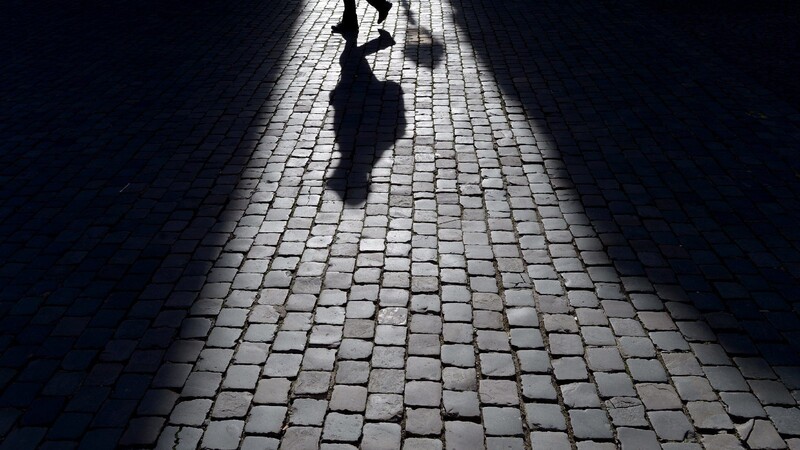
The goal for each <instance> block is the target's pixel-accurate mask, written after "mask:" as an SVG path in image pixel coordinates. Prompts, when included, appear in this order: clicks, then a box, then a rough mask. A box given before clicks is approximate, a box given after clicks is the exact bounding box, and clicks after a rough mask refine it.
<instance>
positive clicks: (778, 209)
mask: <svg viewBox="0 0 800 450" xmlns="http://www.w3.org/2000/svg"><path fill="white" fill-rule="evenodd" d="M682 3H683V4H688V3H689V2H682ZM722 3H724V2H722ZM451 4H452V6H453V7H454V11H455V19H456V23H457V25H458V27H459V29H460V30H461V32H462V33H463V34H464V35H467V36H468V37H469V39H470V42H471V45H472V46H473V48H474V49H475V50H476V52H477V53H478V55H479V57H480V59H481V60H482V61H483V63H484V64H486V65H487V66H488V67H491V69H492V72H493V76H494V78H495V79H496V82H497V83H498V85H499V87H500V88H501V90H502V92H503V94H504V96H505V97H506V98H509V99H511V101H513V102H518V104H519V105H520V106H523V107H524V109H525V112H526V117H527V118H528V119H529V120H530V123H531V124H532V125H533V127H534V135H533V136H530V137H527V136H515V137H513V139H517V141H516V144H517V145H520V146H521V147H523V148H524V146H526V145H535V146H536V147H537V148H538V151H539V152H540V154H541V158H543V160H542V161H541V162H540V164H541V165H542V167H541V170H542V172H543V173H542V174H541V176H545V175H546V176H547V178H548V179H549V180H550V181H551V182H552V183H553V185H554V186H555V189H556V190H555V192H553V193H552V194H553V199H559V200H560V201H561V207H562V210H563V209H566V210H565V211H564V213H565V214H567V216H568V217H567V218H569V219H571V220H576V221H577V222H574V223H570V225H572V227H573V228H574V227H578V228H580V227H583V226H585V225H590V226H591V228H592V229H593V230H594V236H595V237H597V238H598V239H599V242H600V244H601V245H600V247H599V248H598V249H597V250H600V251H601V252H602V255H604V256H603V258H607V260H608V261H609V262H610V263H611V264H613V266H614V267H615V268H616V271H617V273H618V274H619V275H620V277H621V278H616V277H614V276H608V277H605V276H604V275H603V273H602V270H601V269H593V270H595V271H596V272H594V274H596V276H595V281H596V282H597V281H602V280H604V279H605V280H606V281H608V282H611V281H614V282H617V283H620V284H621V285H622V286H624V288H625V291H627V292H628V293H629V294H634V295H636V296H641V298H643V299H648V298H653V297H657V298H658V300H659V301H660V302H662V303H663V304H665V305H666V308H667V309H668V310H669V311H670V312H671V313H672V315H673V318H674V319H675V320H677V321H679V322H680V326H681V327H683V326H686V327H687V328H686V329H682V330H683V331H684V333H685V335H688V336H693V337H695V338H698V339H699V340H698V341H697V342H699V343H702V342H703V336H708V337H709V338H710V339H714V338H715V337H716V339H719V344H721V346H722V347H723V348H724V349H725V351H727V353H728V355H730V356H733V357H742V358H749V357H763V358H764V359H765V360H766V361H767V363H768V364H769V365H770V366H771V367H772V368H773V369H776V371H777V372H779V374H780V375H781V377H782V380H783V382H784V383H785V385H786V386H788V387H789V388H790V389H797V388H800V376H798V371H797V366H798V364H800V357H799V355H800V354H799V353H798V350H800V339H798V336H800V319H798V315H797V313H798V311H800V296H798V292H800V227H797V224H798V223H800V182H799V181H798V180H800V178H799V177H800V159H798V158H797V157H796V154H797V148H798V144H799V143H800V140H799V139H798V137H800V132H798V130H799V129H800V121H798V117H799V116H798V113H797V110H796V109H795V108H793V107H792V106H791V105H788V104H787V103H785V102H783V100H782V99H781V98H778V97H776V96H774V95H773V94H771V93H770V92H769V91H767V90H766V89H764V88H763V87H762V86H760V85H759V83H758V82H757V81H755V80H753V79H752V78H750V77H748V76H747V75H746V74H743V73H741V72H739V71H737V70H736V69H735V68H733V67H731V66H730V65H728V64H727V63H726V62H725V60H724V59H722V58H719V57H718V56H716V55H715V53H714V51H713V50H712V49H709V48H708V47H705V46H703V45H702V44H700V43H698V41H696V40H695V39H694V38H693V37H692V36H691V35H688V34H687V33H685V32H683V31H682V30H680V29H679V28H677V27H675V26H674V25H672V24H670V22H669V21H666V20H662V18H660V17H659V16H658V15H657V14H653V12H652V10H650V9H647V8H644V7H643V6H642V5H641V4H640V2H629V1H624V0H623V1H606V2H594V1H575V2H558V1H544V2H527V1H524V0H498V1H494V0H493V1H485V0H451ZM763 50H764V51H771V52H780V51H781V50H780V49H763ZM775 56H776V59H780V58H791V57H793V56H792V55H788V54H784V55H780V54H778V55H775ZM753 57H754V58H756V59H757V58H758V55H753ZM783 81H784V82H788V81H787V80H783ZM792 82H794V83H797V79H796V78H795V79H794V80H793V81H792ZM512 106H515V105H512ZM496 137H497V138H498V139H500V138H504V137H507V136H496ZM511 141H512V142H513V140H511ZM531 161H533V160H531ZM533 163H534V162H531V164H533ZM542 196H543V197H542V198H544V194H542ZM559 217H560V216H559ZM586 256H587V257H588V256H589V254H587V255H586ZM595 256H599V255H595ZM600 262H601V264H602V259H601V260H600ZM597 263H598V261H595V262H594V264H597ZM662 307H663V306H662ZM701 317H702V318H704V319H705V322H706V323H707V324H708V326H710V327H711V329H712V330H713V331H714V333H712V334H708V333H706V332H705V331H703V326H700V325H697V326H698V327H699V328H698V329H696V330H694V331H695V333H693V332H692V331H693V330H692V329H689V328H688V327H690V326H694V325H692V324H691V321H692V320H696V319H700V318H701Z"/></svg>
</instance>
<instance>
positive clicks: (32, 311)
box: [0, 0, 300, 449]
mask: <svg viewBox="0 0 800 450" xmlns="http://www.w3.org/2000/svg"><path fill="white" fill-rule="evenodd" d="M299 9H300V2H297V1H293V0H288V1H281V2H272V3H270V4H264V3H262V2H259V1H244V2H238V3H235V4H232V3H228V2H218V1H215V0H202V1H200V2H193V3H191V4H188V3H184V2H178V1H172V0H168V1H150V0H144V1H126V0H118V1H113V2H96V1H93V0H83V1H80V2H67V3H65V2H56V1H45V2H17V1H7V2H2V3H0V61H1V62H0V64H2V69H0V442H2V444H0V447H2V448H3V449H5V448H9V449H22V448H35V447H37V446H48V445H60V444H66V445H68V446H69V445H72V444H74V445H81V446H82V448H96V449H99V448H114V447H116V446H117V443H118V442H119V440H120V437H121V436H122V433H123V430H124V429H125V427H126V426H128V424H129V422H130V418H131V416H132V415H134V412H135V410H136V408H137V405H138V404H139V401H140V400H141V397H142V396H143V395H144V391H145V389H146V388H147V386H148V384H149V382H150V380H151V379H152V378H153V377H154V375H155V374H156V373H157V372H158V371H159V370H160V368H161V367H162V359H163V357H164V355H165V354H166V352H167V350H168V349H169V347H170V345H171V344H172V343H173V339H174V337H175V336H176V335H177V333H178V331H177V329H178V327H179V326H180V323H181V319H182V318H183V317H184V316H186V315H187V311H188V309H189V308H190V307H191V306H192V304H193V301H194V299H195V298H197V296H198V295H199V293H200V291H201V289H204V286H205V285H206V278H207V275H208V272H209V270H210V268H211V267H212V265H213V263H214V262H215V259H216V258H217V257H218V256H219V255H220V254H221V253H223V252H224V251H225V249H226V248H228V246H226V243H227V241H228V238H227V237H226V233H227V232H226V230H227V229H228V228H229V227H228V226H227V225H226V224H225V221H226V220H236V219H235V218H234V219H231V218H230V217H225V215H226V214H228V213H227V212H226V211H229V210H233V211H234V213H231V214H230V215H231V216H235V212H236V211H235V208H233V209H231V208H228V205H229V202H232V201H233V202H235V201H236V199H235V198H233V197H234V196H236V195H242V192H243V191H242V189H241V188H242V186H241V185H240V183H242V173H243V171H244V170H245V169H246V166H247V163H248V161H249V160H250V159H251V158H252V157H253V155H254V154H257V153H258V154H259V156H258V157H261V158H263V157H264V154H265V152H267V151H268V150H269V148H270V147H269V146H270V143H274V140H275V139H274V138H275V135H274V133H276V132H275V130H266V129H265V128H266V127H265V126H264V124H265V123H266V122H267V119H268V118H269V117H270V115H271V114H272V112H274V111H275V108H276V99H275V98H272V97H271V96H270V95H271V89H272V87H273V85H274V83H275V81H276V79H277V78H278V76H279V75H280V73H281V71H283V70H284V69H285V67H284V66H285V64H284V63H283V62H281V58H282V53H283V52H284V50H285V49H286V48H287V45H286V43H287V42H288V40H289V38H290V33H289V31H290V29H291V27H292V24H293V22H294V19H295V17H296V16H297V14H298V12H299ZM237 191H238V192H237ZM239 216H241V212H240V213H239ZM241 243H242V241H241V240H239V244H241ZM59 443H60V444H59Z"/></svg>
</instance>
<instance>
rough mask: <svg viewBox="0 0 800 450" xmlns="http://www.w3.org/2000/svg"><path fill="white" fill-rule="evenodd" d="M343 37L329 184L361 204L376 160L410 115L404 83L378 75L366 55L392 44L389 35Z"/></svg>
mask: <svg viewBox="0 0 800 450" xmlns="http://www.w3.org/2000/svg"><path fill="white" fill-rule="evenodd" d="M343 36H344V38H345V40H346V44H345V48H344V51H342V54H341V56H340V57H339V64H340V65H341V67H342V75H341V78H340V80H339V84H337V85H336V88H334V90H333V91H332V92H331V97H330V103H331V106H332V107H333V110H334V118H333V125H334V131H335V133H336V143H337V144H338V151H339V154H340V159H339V162H338V164H337V165H336V168H335V169H334V170H333V173H332V174H330V175H329V176H328V177H327V185H328V187H329V188H330V189H332V190H334V191H335V192H336V193H337V194H339V196H340V197H341V198H342V200H343V201H344V202H345V203H346V204H348V205H358V204H360V203H362V202H364V201H365V200H366V198H367V195H368V194H369V191H370V184H369V179H370V174H371V172H372V167H373V165H374V164H375V161H377V160H378V159H379V158H380V157H381V155H382V154H383V153H384V152H385V151H386V150H388V149H389V148H391V147H392V146H393V145H394V143H395V141H396V140H397V139H398V138H399V137H401V136H402V135H403V134H404V133H405V129H406V120H405V109H404V107H403V90H402V89H401V88H400V85H399V84H398V83H395V82H393V81H381V80H379V79H378V78H377V77H375V74H374V73H373V72H372V68H371V67H370V65H369V63H368V62H367V59H366V56H367V55H370V54H372V53H376V52H378V51H380V50H383V49H386V48H388V47H391V46H392V45H394V44H395V41H394V39H392V37H391V35H390V34H389V33H388V32H387V31H385V30H380V36H379V37H377V38H375V39H373V40H371V41H369V42H367V43H366V44H364V45H362V46H360V47H359V46H357V45H356V44H357V42H356V40H357V35H356V34H355V33H349V34H343Z"/></svg>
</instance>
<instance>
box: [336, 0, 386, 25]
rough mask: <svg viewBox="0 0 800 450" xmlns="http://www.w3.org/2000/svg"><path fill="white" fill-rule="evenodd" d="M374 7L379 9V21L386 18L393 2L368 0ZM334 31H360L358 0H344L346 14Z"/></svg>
mask: <svg viewBox="0 0 800 450" xmlns="http://www.w3.org/2000/svg"><path fill="white" fill-rule="evenodd" d="M367 3H369V4H370V6H372V7H373V8H375V9H376V10H378V23H381V22H383V21H384V20H386V16H387V15H388V14H389V10H390V9H392V4H391V3H389V2H388V1H386V0H367ZM332 28H333V32H334V33H345V32H350V31H358V16H357V15H356V0H344V15H343V16H342V21H341V22H339V23H338V24H336V25H334V26H333V27H332Z"/></svg>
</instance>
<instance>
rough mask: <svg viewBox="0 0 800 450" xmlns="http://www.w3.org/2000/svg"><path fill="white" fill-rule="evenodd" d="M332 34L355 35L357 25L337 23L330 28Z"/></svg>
mask: <svg viewBox="0 0 800 450" xmlns="http://www.w3.org/2000/svg"><path fill="white" fill-rule="evenodd" d="M331 30H333V32H334V33H339V34H345V33H357V32H358V25H356V24H354V23H345V22H339V23H337V24H336V25H334V26H332V27H331Z"/></svg>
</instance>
